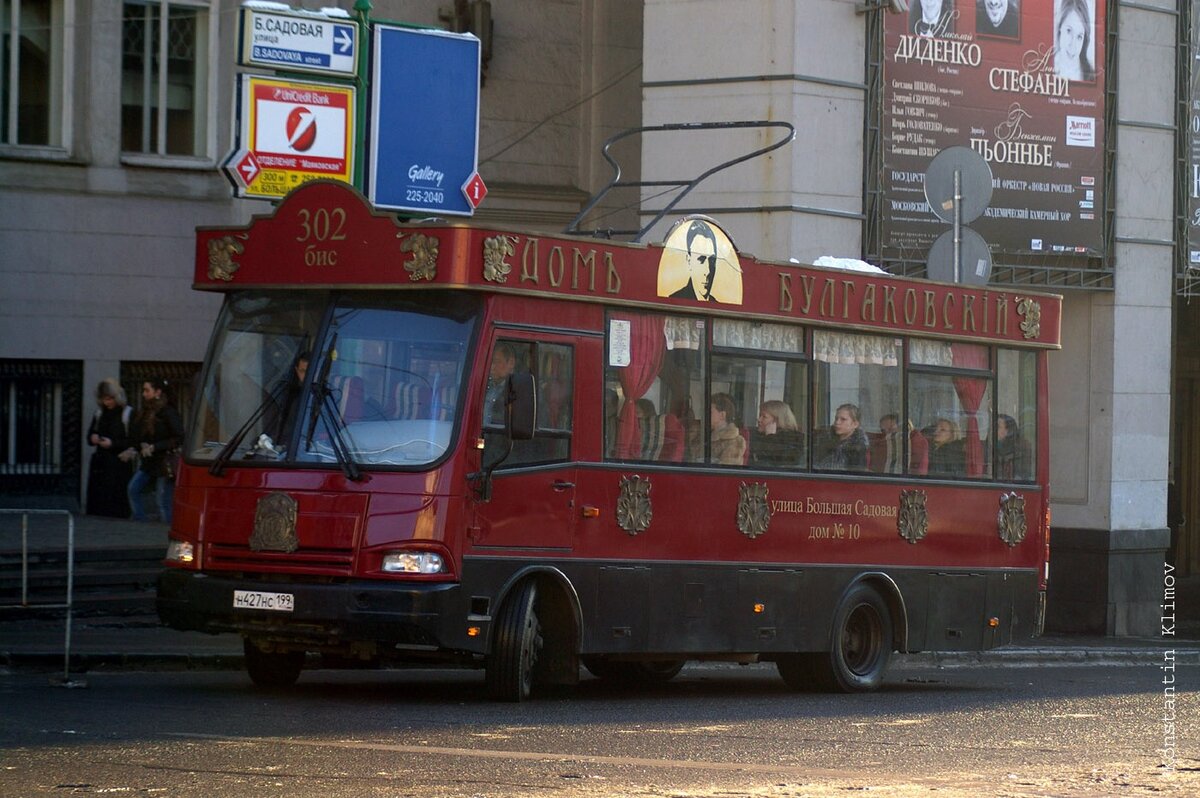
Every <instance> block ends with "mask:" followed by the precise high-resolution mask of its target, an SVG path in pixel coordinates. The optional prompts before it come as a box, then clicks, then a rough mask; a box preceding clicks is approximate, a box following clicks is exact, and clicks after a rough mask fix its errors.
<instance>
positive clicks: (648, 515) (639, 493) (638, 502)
mask: <svg viewBox="0 0 1200 798" xmlns="http://www.w3.org/2000/svg"><path fill="white" fill-rule="evenodd" d="M653 517H654V509H653V508H652V507H651V506H650V480H648V479H642V478H641V477H639V476H638V475H637V474H634V475H633V476H631V477H625V478H624V479H622V480H621V493H620V495H619V496H617V525H618V526H620V527H621V529H624V530H625V531H626V532H628V533H629V534H630V535H636V534H637V533H639V532H645V531H646V530H647V529H649V528H650V519H652V518H653Z"/></svg>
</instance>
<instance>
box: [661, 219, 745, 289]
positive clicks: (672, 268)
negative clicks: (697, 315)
mask: <svg viewBox="0 0 1200 798" xmlns="http://www.w3.org/2000/svg"><path fill="white" fill-rule="evenodd" d="M658 296H660V297H670V298H671V299H689V300H691V301H693V302H697V301H698V302H721V303H724V304H727V305H740V304H742V266H741V263H739V261H738V255H737V248H736V247H735V246H734V245H733V242H732V241H730V239H729V235H728V234H727V233H726V232H725V231H724V230H722V229H721V228H720V227H718V226H717V225H716V224H713V223H711V222H709V221H708V220H706V219H698V218H696V217H684V218H683V219H680V220H679V221H678V222H676V223H675V225H674V226H673V227H672V228H671V232H670V233H669V234H668V236H667V239H666V241H664V242H663V252H662V255H661V256H660V258H659V261H658Z"/></svg>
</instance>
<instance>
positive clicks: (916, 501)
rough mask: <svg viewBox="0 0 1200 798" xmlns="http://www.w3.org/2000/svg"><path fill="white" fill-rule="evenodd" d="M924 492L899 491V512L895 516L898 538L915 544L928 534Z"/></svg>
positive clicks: (927, 516)
mask: <svg viewBox="0 0 1200 798" xmlns="http://www.w3.org/2000/svg"><path fill="white" fill-rule="evenodd" d="M925 499H926V496H925V491H923V490H901V491H900V512H898V513H897V514H896V528H897V530H898V531H899V532H900V537H902V538H904V539H905V540H907V541H908V542H909V543H916V542H917V541H918V540H920V539H921V538H923V537H925V536H926V535H927V534H929V514H928V513H927V512H926V511H925Z"/></svg>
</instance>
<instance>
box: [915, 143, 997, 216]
mask: <svg viewBox="0 0 1200 798" xmlns="http://www.w3.org/2000/svg"><path fill="white" fill-rule="evenodd" d="M955 172H958V175H959V181H958V182H959V186H958V193H959V194H960V195H961V197H962V201H961V211H962V213H961V216H960V218H959V222H961V223H962V224H969V223H971V222H973V221H975V220H976V219H978V218H979V216H980V214H982V213H983V212H984V211H985V210H987V206H988V203H989V202H991V201H992V168H991V167H990V166H988V162H987V161H985V160H984V159H983V156H982V155H980V154H979V153H977V152H975V150H973V149H971V148H970V147H947V148H946V149H944V150H942V151H941V152H939V153H938V154H937V155H935V156H934V158H933V160H932V161H930V162H929V168H928V169H926V170H925V199H926V200H928V201H929V207H930V208H932V209H933V212H934V214H936V215H937V217H938V218H939V219H941V220H942V221H943V222H953V221H954V194H955V191H954V173H955Z"/></svg>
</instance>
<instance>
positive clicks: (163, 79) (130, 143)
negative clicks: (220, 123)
mask: <svg viewBox="0 0 1200 798" xmlns="http://www.w3.org/2000/svg"><path fill="white" fill-rule="evenodd" d="M209 17H210V15H209V12H208V8H207V6H206V5H197V4H195V3H186V2H175V3H171V2H166V0H143V1H142V2H127V3H125V5H124V14H123V19H122V22H123V25H122V37H121V40H122V42H121V68H122V74H121V150H122V151H123V152H129V153H141V154H146V155H182V156H203V155H205V154H206V152H207V150H208V144H209V143H208V135H207V134H206V131H207V129H208V113H207V108H208V103H209V96H208V95H209V42H210V40H211V38H212V36H213V34H212V31H211V30H210V19H209Z"/></svg>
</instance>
